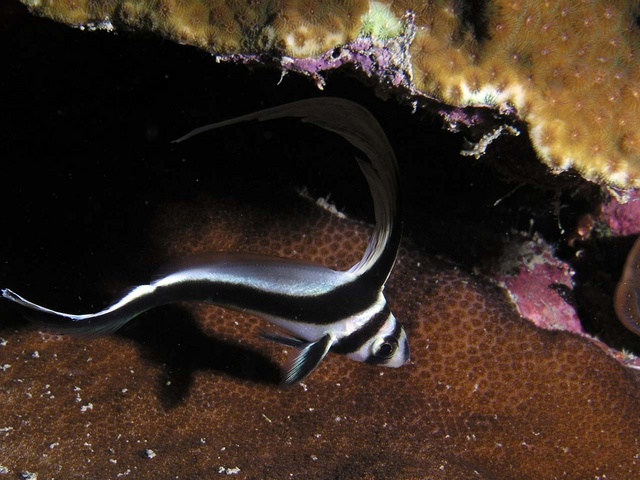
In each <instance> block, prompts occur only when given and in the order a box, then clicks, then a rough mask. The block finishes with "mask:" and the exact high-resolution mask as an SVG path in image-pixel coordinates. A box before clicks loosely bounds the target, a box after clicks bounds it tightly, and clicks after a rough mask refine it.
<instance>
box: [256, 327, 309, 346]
mask: <svg viewBox="0 0 640 480" xmlns="http://www.w3.org/2000/svg"><path fill="white" fill-rule="evenodd" d="M260 338H264V339H265V340H271V341H272V342H275V343H279V344H280V345H286V346H287V347H294V348H304V347H305V346H306V345H307V342H305V341H304V340H301V339H299V338H297V337H293V336H291V335H287V334H284V333H281V332H279V331H266V330H265V331H263V332H261V333H260Z"/></svg>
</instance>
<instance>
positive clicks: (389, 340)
mask: <svg viewBox="0 0 640 480" xmlns="http://www.w3.org/2000/svg"><path fill="white" fill-rule="evenodd" d="M372 350H373V351H372V353H373V355H374V356H375V357H376V358H381V359H384V360H387V359H389V358H391V357H393V355H394V354H395V353H396V351H397V350H398V340H397V339H396V338H394V337H385V338H383V339H381V340H378V341H377V342H376V343H375V344H374V346H373V349H372Z"/></svg>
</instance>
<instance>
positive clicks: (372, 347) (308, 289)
mask: <svg viewBox="0 0 640 480" xmlns="http://www.w3.org/2000/svg"><path fill="white" fill-rule="evenodd" d="M286 116H294V117H300V118H301V119H302V120H303V121H308V122H310V123H315V124H316V125H318V126H320V127H322V128H325V129H328V130H331V131H334V132H336V133H338V134H339V135H341V136H343V137H344V138H346V139H347V140H348V141H350V142H351V143H352V144H354V145H355V146H356V147H358V148H360V149H361V150H362V151H363V152H364V153H365V154H366V155H367V159H366V160H360V159H359V160H358V163H359V165H360V167H361V169H362V171H363V172H364V174H365V177H366V178H367V181H368V183H369V187H370V190H371V193H372V196H373V200H374V210H375V215H376V226H375V229H374V232H373V235H372V238H371V240H370V242H369V245H368V247H367V250H366V252H365V254H364V256H363V258H362V260H361V261H360V262H358V263H357V264H356V265H354V266H353V267H352V268H351V269H349V270H347V271H336V270H332V269H330V268H327V267H325V266H321V265H315V264H311V263H306V262H300V261H294V260H291V259H284V258H278V257H271V256H266V255H256V254H246V253H243V254H237V253H209V254H199V255H194V256H190V257H187V258H185V259H182V260H180V261H178V262H176V263H174V264H172V265H170V266H168V267H167V268H165V270H164V271H163V273H162V274H160V275H158V276H157V277H156V278H155V279H153V280H152V281H151V282H150V283H149V284H147V285H140V286H137V287H135V288H133V289H132V290H131V291H129V292H128V293H126V294H125V295H123V296H122V297H121V298H120V299H119V300H117V301H116V302H115V303H113V304H112V305H111V306H109V307H107V308H106V309H104V310H102V311H100V312H96V313H90V314H81V315H74V314H68V313H63V312H58V311H54V310H51V309H48V308H45V307H42V306H40V305H36V304H34V303H32V302H30V301H28V300H26V299H25V298H23V297H21V296H19V295H18V294H16V293H14V292H13V291H11V290H9V289H3V290H1V291H0V293H1V294H2V297H4V298H5V299H7V300H10V301H12V302H13V304H14V305H16V306H17V307H18V308H19V309H20V310H21V313H22V315H23V316H24V317H26V318H28V319H30V320H32V321H34V322H37V323H39V324H41V325H44V326H45V327H46V328H49V329H51V330H54V331H58V332H69V333H75V334H80V335H99V334H106V333H111V332H113V331H115V330H117V329H119V328H120V327H122V325H124V324H125V323H127V322H128V321H129V320H131V319H132V318H134V317H136V316H137V315H139V314H140V313H142V312H144V311H147V310H149V309H151V308H154V307H157V306H160V305H166V304H170V303H174V302H180V301H199V302H208V303H211V304H215V305H219V306H222V307H227V308H232V309H236V310H240V311H243V312H248V313H252V314H254V315H256V316H259V317H261V318H264V319H266V320H267V321H269V322H271V323H273V324H275V325H277V326H278V327H280V328H282V329H283V330H285V331H286V332H287V333H288V335H279V334H272V335H265V338H268V339H270V340H273V341H276V342H279V343H282V344H285V345H289V346H292V347H296V353H294V354H293V355H292V356H291V357H290V358H289V360H288V362H287V367H286V373H285V378H284V380H283V381H284V383H285V384H288V385H291V384H294V383H297V382H299V381H301V380H303V379H304V378H305V377H306V376H308V375H309V374H310V373H311V372H312V371H313V370H314V369H315V368H316V367H317V366H318V365H319V364H320V362H321V361H322V360H323V359H324V357H325V356H326V354H327V353H328V352H329V351H330V350H333V351H335V352H337V353H341V354H344V355H346V356H348V357H349V358H352V359H354V360H357V361H361V362H367V363H373V364H379V365H385V366H390V367H399V366H401V365H403V364H404V363H406V361H407V360H408V359H409V344H408V340H407V336H406V333H405V331H404V329H403V328H402V326H401V325H400V323H399V322H398V321H397V320H396V318H395V317H394V315H393V314H392V313H391V311H390V310H389V308H388V306H387V302H386V300H385V297H384V295H383V289H384V285H385V282H386V280H387V278H388V276H389V274H390V272H391V269H392V267H393V264H394V262H395V257H396V254H397V250H398V246H399V241H400V234H401V221H400V219H399V202H398V197H399V191H398V190H399V189H398V178H397V164H396V160H395V156H394V154H393V151H392V150H391V147H390V146H389V144H388V141H387V140H386V137H385V136H384V132H382V129H381V128H380V126H379V124H378V123H377V121H376V120H375V119H374V118H373V116H372V115H371V114H370V113H369V112H368V111H367V110H365V109H363V108H362V107H360V106H358V105H356V104H354V103H352V102H349V101H346V100H342V99H333V98H322V99H312V100H303V101H301V102H294V103H292V104H287V105H283V106H280V107H275V108H272V109H267V110H263V111H261V112H256V113H254V114H250V115H246V116H243V117H238V118H237V119H233V120H228V121H225V122H220V123H218V124H213V125H210V126H207V127H203V128H201V129H198V130H196V131H194V132H192V133H191V134H188V135H187V136H185V137H183V138H182V139H179V140H178V141H182V140H185V139H186V138H189V137H190V136H192V135H194V134H197V133H201V132H203V131H206V130H210V129H214V128H219V127H222V126H225V125H228V124H231V123H236V122H240V121H245V120H253V119H258V120H268V119H273V118H281V117H286Z"/></svg>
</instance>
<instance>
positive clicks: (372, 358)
mask: <svg viewBox="0 0 640 480" xmlns="http://www.w3.org/2000/svg"><path fill="white" fill-rule="evenodd" d="M378 315H384V320H383V321H382V322H381V324H380V326H379V328H378V329H377V330H376V331H375V332H372V334H370V335H369V336H368V338H367V339H366V340H365V341H364V343H362V345H361V346H360V347H359V348H358V349H357V350H355V351H353V352H350V353H347V354H346V355H347V356H348V357H349V358H351V359H353V360H357V361H359V362H366V363H371V364H375V365H382V366H384V367H395V368H397V367H401V366H402V365H404V364H405V363H406V362H407V361H408V360H409V342H408V340H407V334H406V333H405V331H404V328H402V325H400V323H399V322H398V320H396V317H394V316H393V314H392V313H391V312H390V311H389V310H388V309H387V308H385V309H384V310H383V311H381V312H380V313H379V314H378Z"/></svg>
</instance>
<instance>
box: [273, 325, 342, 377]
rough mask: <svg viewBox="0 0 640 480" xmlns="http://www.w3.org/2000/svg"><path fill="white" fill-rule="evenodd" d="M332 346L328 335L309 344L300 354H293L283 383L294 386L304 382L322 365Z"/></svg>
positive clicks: (288, 362) (288, 361)
mask: <svg viewBox="0 0 640 480" xmlns="http://www.w3.org/2000/svg"><path fill="white" fill-rule="evenodd" d="M331 344H332V338H331V335H329V334H326V335H325V336H324V337H322V338H319V339H318V340H316V341H315V342H311V343H307V344H306V346H305V347H304V348H303V349H302V350H300V351H299V352H297V353H293V354H291V356H290V357H289V359H288V360H287V366H286V373H285V376H284V379H283V380H282V383H283V384H284V385H294V384H296V383H298V382H300V381H302V380H304V379H305V378H306V377H307V376H308V375H309V374H310V373H311V372H313V371H314V370H315V369H316V368H317V367H318V365H320V362H322V359H323V358H324V357H325V356H326V355H327V353H328V352H329V349H330V348H331Z"/></svg>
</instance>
